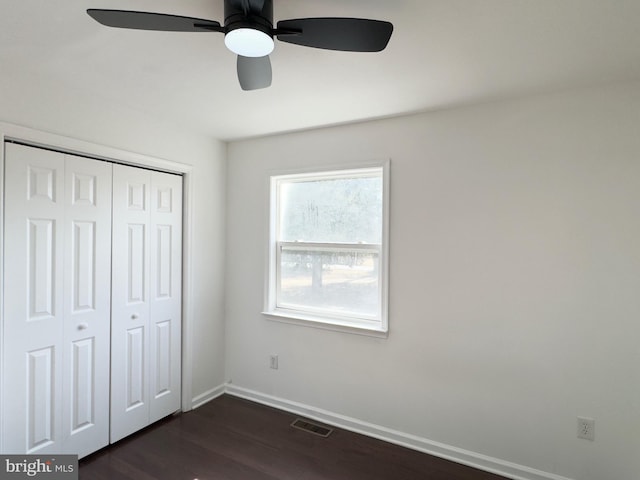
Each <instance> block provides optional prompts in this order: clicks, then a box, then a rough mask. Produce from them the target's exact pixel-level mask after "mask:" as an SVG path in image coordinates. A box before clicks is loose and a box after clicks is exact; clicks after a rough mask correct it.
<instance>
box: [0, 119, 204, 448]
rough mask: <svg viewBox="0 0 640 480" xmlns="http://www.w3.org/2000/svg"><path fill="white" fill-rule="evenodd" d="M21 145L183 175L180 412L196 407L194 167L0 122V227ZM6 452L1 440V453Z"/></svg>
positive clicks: (0, 328) (0, 248)
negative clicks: (13, 152) (10, 161)
mask: <svg viewBox="0 0 640 480" xmlns="http://www.w3.org/2000/svg"><path fill="white" fill-rule="evenodd" d="M8 141H9V142H11V141H14V142H18V143H23V144H26V145H31V146H34V147H40V148H48V149H51V150H57V151H60V152H63V153H69V154H72V155H78V156H85V157H89V158H94V159H98V160H106V161H111V162H115V163H122V164H125V165H131V166H134V167H142V168H149V169H153V170H159V171H163V172H167V173H177V174H180V175H182V196H183V204H182V366H181V370H182V387H181V388H182V393H181V399H182V401H181V407H180V408H181V410H182V411H185V412H186V411H189V410H191V409H192V408H193V399H192V396H191V391H192V388H191V386H192V371H193V368H192V367H193V335H192V330H193V321H194V319H193V307H192V305H193V301H192V298H193V288H192V281H191V278H192V271H193V267H192V265H193V259H192V254H191V252H192V248H191V246H192V243H193V235H192V230H193V220H192V211H193V200H192V199H193V188H192V183H193V179H192V174H193V167H192V166H191V165H186V164H183V163H178V162H173V161H170V160H163V159H159V158H154V157H151V156H146V155H141V154H137V153H132V152H127V151H126V150H120V149H117V148H112V147H107V146H104V145H98V144H94V143H91V142H85V141H83V140H77V139H73V138H69V137H64V136H60V135H55V134H51V133H46V132H41V131H38V130H34V129H31V128H26V127H21V126H17V125H12V124H9V123H3V122H0V143H1V145H0V227H1V226H2V225H4V180H5V179H4V155H5V148H4V147H5V142H8ZM2 252H4V229H2V233H0V269H2V271H4V255H3V253H2ZM3 312H4V287H3V288H0V340H2V341H0V371H3V369H4V365H3V363H2V362H3V361H4V360H3V359H4V352H3V351H2V348H3V347H2V343H3V339H2V332H4V316H3V315H2V313H3ZM1 402H2V396H0V429H2V428H3V426H4V418H2V415H1V413H2V412H3V411H4V410H3V405H2V403H1ZM2 451H4V450H3V445H2V438H1V437H0V452H2Z"/></svg>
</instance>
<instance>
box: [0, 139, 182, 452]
mask: <svg viewBox="0 0 640 480" xmlns="http://www.w3.org/2000/svg"><path fill="white" fill-rule="evenodd" d="M4 179H5V202H4V210H5V212H4V213H5V215H4V272H3V289H4V316H3V325H4V329H3V331H2V337H1V340H2V355H3V362H2V367H3V368H2V375H1V377H0V382H1V390H0V395H1V397H0V398H1V399H2V410H1V412H2V415H1V420H2V431H1V433H0V435H1V438H2V453H7V454H8V453H15V454H24V453H38V454H59V453H73V454H78V455H79V456H80V457H82V456H85V455H87V454H89V453H91V452H93V451H96V450H98V449H100V448H102V447H104V446H105V445H107V444H108V443H109V441H111V442H115V441H116V440H118V439H120V438H122V437H124V436H126V435H129V434H130V433H133V432H135V431H136V430H139V429H140V428H143V427H145V426H147V425H148V424H150V423H152V422H154V421H156V420H158V419H160V418H162V417H165V416H167V415H170V414H171V413H173V412H175V411H176V410H178V409H179V408H180V396H181V395H180V386H181V385H180V384H181V348H180V347H181V295H182V287H181V272H182V177H180V176H178V175H172V174H167V173H160V172H153V171H150V170H145V169H141V168H134V167H127V166H122V165H114V164H111V163H108V162H103V161H98V160H91V159H87V158H83V157H78V156H73V155H67V154H64V153H59V152H53V151H49V150H45V149H41V148H35V147H28V146H23V145H18V144H13V143H6V144H5V177H4Z"/></svg>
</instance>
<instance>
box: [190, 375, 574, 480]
mask: <svg viewBox="0 0 640 480" xmlns="http://www.w3.org/2000/svg"><path fill="white" fill-rule="evenodd" d="M219 388H220V387H218V389H219ZM216 390H217V389H216ZM223 393H228V394H229V395H233V396H235V397H240V398H244V399H246V400H251V401H254V402H257V403H261V404H263V405H268V406H270V407H275V408H278V409H280V410H285V411H287V412H290V413H294V414H296V415H301V416H304V417H306V418H309V419H312V420H317V421H319V422H322V423H326V424H328V425H332V426H335V427H339V428H342V429H344V430H349V431H351V432H355V433H360V434H362V435H367V436H369V437H373V438H377V439H379V440H384V441H386V442H389V443H393V444H396V445H400V446H403V447H407V448H411V449H413V450H417V451H420V452H424V453H428V454H430V455H434V456H436V457H440V458H444V459H446V460H451V461H453V462H456V463H460V464H463V465H468V466H470V467H473V468H477V469H479V470H483V471H486V472H490V473H495V474H497V475H502V476H503V477H507V478H510V479H513V480H571V479H569V478H567V477H562V476H560V475H555V474H553V473H547V472H543V471H541V470H536V469H533V468H529V467H526V466H524V465H518V464H516V463H511V462H507V461H504V460H500V459H498V458H493V457H489V456H487V455H482V454H480V453H475V452H471V451H469V450H463V449H461V448H457V447H453V446H451V445H445V444H443V443H439V442H434V441H432V440H428V439H426V438H422V437H418V436H415V435H410V434H407V433H403V432H399V431H397V430H392V429H389V428H385V427H381V426H379V425H374V424H371V423H367V422H363V421H361V420H358V419H357V418H351V417H346V416H344V415H340V414H337V413H332V412H328V411H326V410H322V409H319V408H316V407H312V406H310V405H304V404H302V403H298V402H292V401H289V400H286V399H284V398H278V397H274V396H271V395H266V394H264V393H260V392H256V391H254V390H249V389H246V388H242V387H238V386H237V385H233V384H226V385H225V386H224V392H223ZM216 396H217V395H216ZM194 401H195V399H194ZM194 403H195V402H194ZM202 403H204V402H201V403H200V405H201V404H202ZM194 408H195V407H194Z"/></svg>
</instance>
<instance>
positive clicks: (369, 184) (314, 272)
mask: <svg viewBox="0 0 640 480" xmlns="http://www.w3.org/2000/svg"><path fill="white" fill-rule="evenodd" d="M387 171H388V164H385V165H381V166H376V167H367V168H358V169H349V170H333V171H324V172H316V173H304V174H287V175H278V176H273V177H271V239H270V268H269V279H268V287H267V300H266V302H267V305H266V311H265V313H266V314H268V315H270V316H273V317H275V318H277V319H280V320H285V321H294V322H295V323H306V324H311V325H316V326H323V327H325V328H326V327H327V326H329V327H330V328H337V329H340V330H348V331H356V332H360V333H363V332H378V333H385V332H386V331H387V270H388V268H387V265H388V262H387V257H388V254H387V252H388V249H387V238H388V234H387V228H388V227H387V224H388V222H387V211H388V200H387V199H388V188H387V185H388V181H387Z"/></svg>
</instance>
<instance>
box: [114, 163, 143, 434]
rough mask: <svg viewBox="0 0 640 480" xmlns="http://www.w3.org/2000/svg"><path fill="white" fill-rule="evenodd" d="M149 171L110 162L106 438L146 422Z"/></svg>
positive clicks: (127, 431) (138, 426)
mask: <svg viewBox="0 0 640 480" xmlns="http://www.w3.org/2000/svg"><path fill="white" fill-rule="evenodd" d="M150 191H151V176H150V172H149V171H148V170H142V169H139V168H134V167H128V166H124V165H114V166H113V227H112V228H113V230H112V232H113V251H114V255H113V267H112V274H113V281H112V289H111V296H112V298H111V311H112V315H111V325H112V327H111V369H112V375H111V442H115V441H117V440H119V439H121V438H123V437H125V436H127V435H129V434H131V433H133V432H135V431H137V430H140V429H141V428H144V427H145V426H147V425H148V423H149V337H150V332H149V328H148V322H149V285H150V282H149V263H150V252H149V222H150V218H151V212H150V208H149V205H150V203H149V200H150Z"/></svg>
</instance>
